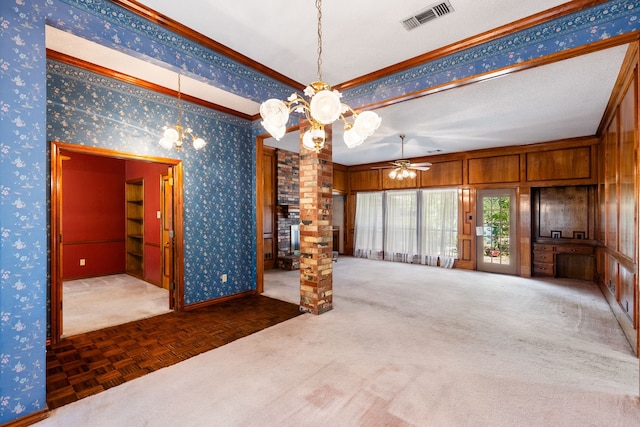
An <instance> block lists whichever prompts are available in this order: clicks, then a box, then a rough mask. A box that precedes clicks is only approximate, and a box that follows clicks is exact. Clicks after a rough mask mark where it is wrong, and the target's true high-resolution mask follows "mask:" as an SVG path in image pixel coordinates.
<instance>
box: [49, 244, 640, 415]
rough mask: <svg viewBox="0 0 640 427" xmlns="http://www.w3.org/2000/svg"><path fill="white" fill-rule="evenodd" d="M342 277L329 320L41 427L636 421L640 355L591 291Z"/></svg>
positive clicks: (74, 409)
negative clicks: (634, 351)
mask: <svg viewBox="0 0 640 427" xmlns="http://www.w3.org/2000/svg"><path fill="white" fill-rule="evenodd" d="M334 268H335V269H334V292H335V299H334V309H333V310H332V311H330V312H328V313H326V314H323V315H321V316H313V315H310V314H305V315H303V316H299V317H297V318H295V319H292V320H289V321H287V322H284V323H281V324H278V325H277V326H274V327H272V328H269V329H267V330H264V331H261V332H259V333H256V334H254V335H251V336H249V337H246V338H243V339H240V340H237V341H235V342H233V343H231V344H228V345H225V346H223V347H220V348H218V349H215V350H212V351H210V352H207V353H205V354H202V355H199V356H196V357H193V358H191V359H189V360H186V361H185V362H182V363H179V364H177V365H174V366H171V367H169V368H165V369H161V370H159V371H157V372H154V373H152V374H149V375H146V376H144V377H142V378H139V379H136V380H134V381H131V382H127V383H125V384H123V385H120V386H118V387H114V388H112V389H109V390H107V391H105V392H103V393H100V394H98V395H96V396H93V397H89V398H86V399H83V400H81V401H78V402H76V403H73V404H70V405H67V406H65V407H62V408H60V409H57V410H55V411H54V412H53V413H52V414H51V416H50V418H49V419H47V420H45V421H43V422H41V423H39V424H38V425H39V426H63V425H64V426H87V425H91V426H124V425H127V426H143V425H144V426H175V425H184V426H635V425H638V423H639V420H640V402H639V399H638V359H637V358H636V357H635V356H634V355H633V352H632V350H631V348H630V346H629V344H628V343H627V341H626V339H625V337H624V335H623V333H622V331H621V330H620V327H619V325H618V324H617V322H616V320H615V319H614V317H613V315H612V313H611V311H610V309H609V307H608V305H607V303H606V302H605V300H604V298H603V296H602V294H601V292H600V290H599V289H598V288H597V287H596V286H595V285H594V284H592V283H586V282H580V281H572V280H532V279H522V278H518V277H512V276H506V275H496V274H488V273H478V272H469V271H460V270H445V269H439V268H435V267H426V266H419V265H405V264H398V263H389V262H381V261H368V260H361V259H352V258H348V257H340V260H339V262H338V263H335V264H334ZM265 281H266V285H265V287H266V292H265V294H267V295H273V296H277V297H279V298H283V299H286V300H288V301H296V300H297V293H298V289H297V286H298V275H297V272H283V271H274V272H270V273H268V274H267V275H266V280H265Z"/></svg>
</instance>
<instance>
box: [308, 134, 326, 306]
mask: <svg viewBox="0 0 640 427" xmlns="http://www.w3.org/2000/svg"><path fill="white" fill-rule="evenodd" d="M325 131H326V134H327V136H326V140H325V145H324V148H323V149H322V151H320V153H319V154H316V153H315V151H313V150H307V149H306V148H304V147H303V145H302V134H303V132H304V129H301V133H300V311H304V312H308V313H313V314H322V313H324V312H327V311H329V310H331V309H332V308H333V261H332V257H331V256H332V250H333V245H332V239H333V234H332V231H331V229H332V228H333V222H332V215H333V194H332V190H333V162H332V144H331V131H330V129H325Z"/></svg>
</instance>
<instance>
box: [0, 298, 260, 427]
mask: <svg viewBox="0 0 640 427" xmlns="http://www.w3.org/2000/svg"><path fill="white" fill-rule="evenodd" d="M257 294H258V292H257V291H256V290H250V291H246V292H240V293H239V294H233V295H227V296H226V297H220V298H216V299H210V300H207V301H202V302H197V303H195V304H189V305H185V306H184V311H190V310H197V309H198V308H202V307H208V306H210V305H215V304H220V303H222V302H225V301H231V300H234V299H237V298H243V297H248V296H251V295H257ZM0 427H1V426H0Z"/></svg>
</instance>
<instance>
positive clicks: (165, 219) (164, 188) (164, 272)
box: [160, 168, 175, 308]
mask: <svg viewBox="0 0 640 427" xmlns="http://www.w3.org/2000/svg"><path fill="white" fill-rule="evenodd" d="M160 202H161V209H162V213H161V220H160V223H161V228H162V229H161V230H160V232H161V239H162V242H161V245H160V247H161V249H160V250H161V251H162V254H161V255H162V268H161V281H160V282H161V285H162V287H163V288H164V289H168V290H169V308H173V306H174V301H175V300H174V295H173V294H174V291H175V286H174V285H173V249H174V229H173V169H172V168H169V170H168V172H167V174H163V175H162V176H161V201H160Z"/></svg>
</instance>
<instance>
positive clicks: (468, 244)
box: [456, 188, 476, 270]
mask: <svg viewBox="0 0 640 427" xmlns="http://www.w3.org/2000/svg"><path fill="white" fill-rule="evenodd" d="M475 195H476V192H475V190H474V189H471V188H463V189H461V190H459V192H458V197H459V204H458V205H459V206H460V212H459V214H458V218H459V219H458V221H459V224H458V261H457V263H456V266H457V267H459V268H466V269H470V270H471V269H473V268H475V266H474V263H475V251H474V250H473V247H474V242H475V233H474V231H475V224H476V220H475Z"/></svg>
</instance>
